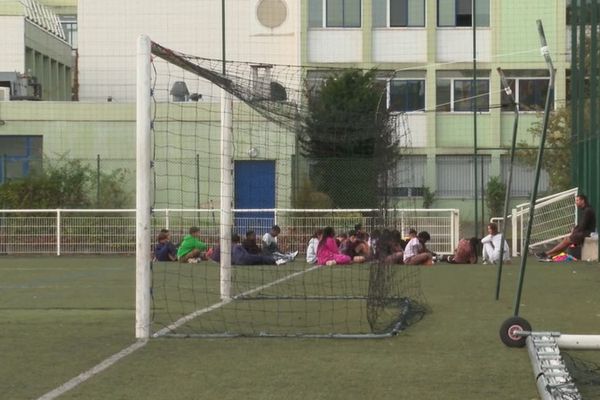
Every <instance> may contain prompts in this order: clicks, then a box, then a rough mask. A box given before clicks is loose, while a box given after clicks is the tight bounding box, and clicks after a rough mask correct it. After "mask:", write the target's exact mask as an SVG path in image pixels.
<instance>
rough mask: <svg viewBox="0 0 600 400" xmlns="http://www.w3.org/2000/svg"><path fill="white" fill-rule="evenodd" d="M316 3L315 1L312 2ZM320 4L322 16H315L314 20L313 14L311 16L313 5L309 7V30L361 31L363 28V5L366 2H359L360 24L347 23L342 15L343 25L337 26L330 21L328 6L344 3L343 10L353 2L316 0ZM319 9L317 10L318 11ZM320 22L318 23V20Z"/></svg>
mask: <svg viewBox="0 0 600 400" xmlns="http://www.w3.org/2000/svg"><path fill="white" fill-rule="evenodd" d="M312 1H315V0H312ZM316 1H318V2H320V3H321V4H320V8H321V10H320V13H321V15H318V16H317V15H315V16H314V18H312V17H313V16H312V14H311V5H309V11H308V12H309V18H308V21H309V28H317V29H318V28H325V29H360V28H362V26H363V9H362V8H363V5H364V0H358V24H352V22H351V21H349V22H348V23H346V21H345V17H344V15H342V23H341V25H337V24H330V21H329V13H328V12H327V8H328V7H327V5H328V3H329V2H330V1H339V2H341V3H342V9H343V8H344V7H346V2H350V1H353V0H316ZM318 8H319V7H318ZM318 8H317V9H318ZM342 14H344V11H342ZM315 19H316V20H320V21H319V22H318V23H317V21H316V20H315Z"/></svg>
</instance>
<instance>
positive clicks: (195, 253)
mask: <svg viewBox="0 0 600 400" xmlns="http://www.w3.org/2000/svg"><path fill="white" fill-rule="evenodd" d="M207 249H208V246H207V245H206V243H204V242H203V241H202V240H200V228H198V227H197V226H192V227H191V228H190V233H189V235H185V236H184V237H183V240H182V241H181V243H180V244H179V249H178V250H177V259H178V260H179V262H189V263H197V262H198V261H199V260H200V259H202V258H204V255H205V252H206V250H207Z"/></svg>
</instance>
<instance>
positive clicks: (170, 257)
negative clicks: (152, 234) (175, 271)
mask: <svg viewBox="0 0 600 400" xmlns="http://www.w3.org/2000/svg"><path fill="white" fill-rule="evenodd" d="M156 242H157V243H156V245H155V246H154V261H177V248H175V245H174V244H173V243H172V242H171V233H170V232H169V230H168V229H161V230H160V233H159V234H158V237H157V238H156Z"/></svg>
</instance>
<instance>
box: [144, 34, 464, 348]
mask: <svg viewBox="0 0 600 400" xmlns="http://www.w3.org/2000/svg"><path fill="white" fill-rule="evenodd" d="M144 40H146V42H145V43H146V46H147V47H148V48H151V50H147V53H148V54H147V59H148V60H151V63H150V64H148V65H145V64H144V63H143V61H144V59H145V57H146V55H145V53H144ZM140 43H141V45H140V49H141V50H140V54H141V56H140V59H141V61H138V62H139V63H140V64H139V68H140V70H141V72H144V71H146V72H149V75H148V77H147V78H146V79H145V80H144V79H141V78H138V84H141V85H142V88H140V87H138V94H139V96H147V99H146V101H147V105H146V107H149V109H150V111H149V112H148V113H147V114H146V115H149V118H150V119H151V123H150V122H148V125H147V127H149V130H150V132H151V146H148V147H145V148H146V149H150V150H149V151H150V153H151V154H150V156H151V160H150V162H149V163H148V165H147V167H148V168H147V170H148V173H147V178H144V177H143V176H142V177H141V178H140V175H138V179H139V180H140V179H141V180H142V182H143V184H141V186H140V182H138V191H140V190H141V191H142V192H143V191H144V190H148V192H147V193H148V199H149V205H148V208H147V210H151V213H150V214H151V218H150V217H149V219H148V221H147V227H148V229H149V231H148V232H149V234H150V236H151V237H152V242H153V243H155V242H156V237H157V235H158V234H159V231H160V230H161V229H168V231H169V235H170V239H171V242H172V243H173V244H178V243H179V242H182V241H185V240H186V236H187V235H189V230H190V228H191V227H197V228H199V231H198V232H196V233H194V235H195V236H196V237H198V238H199V239H200V240H201V241H202V242H204V243H205V244H206V245H207V249H209V250H208V254H205V253H204V252H205V250H206V249H204V248H203V249H201V254H200V255H199V257H198V258H196V257H194V258H192V260H191V261H192V262H178V261H175V262H158V261H155V262H152V263H151V276H150V273H149V271H148V274H146V275H143V274H142V272H143V271H145V267H144V263H145V262H144V261H143V257H146V253H148V252H146V251H141V255H140V242H139V241H138V292H137V296H138V297H137V300H138V302H137V304H138V314H137V316H138V322H137V324H138V328H139V327H140V326H141V325H143V323H142V322H141V321H143V316H144V315H143V312H142V311H143V309H144V305H143V304H144V301H143V300H144V295H145V294H144V293H145V292H144V285H145V284H147V285H148V286H150V287H151V290H150V291H149V292H150V293H151V297H149V298H148V301H150V302H151V310H148V324H147V326H148V332H147V334H148V335H150V336H154V337H159V336H208V337H211V336H240V335H241V336H294V337H295V336H309V337H377V336H389V335H393V334H395V333H397V332H398V331H400V330H402V329H404V328H406V327H407V326H409V325H410V324H412V323H414V322H416V321H418V320H420V319H421V318H422V317H423V315H424V314H425V313H426V311H427V309H428V308H427V306H426V302H425V298H424V295H423V293H422V288H421V281H420V268H421V267H418V266H409V265H402V264H398V263H395V261H392V260H393V259H394V257H392V256H393V255H394V253H395V252H396V249H397V248H396V247H395V246H394V245H393V244H394V243H395V242H394V241H393V240H392V238H401V237H404V236H405V235H406V234H407V233H408V230H409V229H410V228H414V229H416V230H419V231H423V230H425V231H428V232H429V233H430V234H431V237H432V240H431V245H430V247H431V248H432V250H434V251H437V252H439V253H451V252H452V251H453V249H454V245H455V244H456V242H457V234H458V212H457V211H456V210H418V209H417V208H416V207H415V206H416V204H415V199H414V196H417V195H420V193H419V190H420V189H421V188H422V183H421V185H419V184H418V182H414V169H415V165H414V163H412V160H411V155H410V130H409V127H408V123H407V121H406V118H405V117H404V116H403V115H401V114H398V115H391V114H390V113H389V111H388V101H389V99H388V97H387V95H386V93H387V84H388V82H389V79H390V77H391V74H393V72H389V71H377V70H369V71H362V70H356V69H347V70H346V69H332V68H328V69H325V68H319V69H315V68H313V69H309V68H304V67H298V66H286V65H271V64H269V65H267V64H261V63H250V62H231V61H227V62H226V63H223V62H222V61H221V60H212V59H206V58H201V57H197V56H191V55H187V54H184V53H181V52H177V51H174V50H171V49H168V48H165V47H162V46H160V45H158V44H156V43H154V42H152V43H150V42H149V40H148V39H142V40H141V42H140ZM149 53H151V55H150V54H149ZM144 82H146V83H148V84H149V87H147V88H145V87H143V85H144ZM140 104H141V105H140ZM143 104H144V102H143V101H142V102H140V99H138V118H143V115H144V114H143V111H144V110H143V108H144V106H143ZM138 128H140V121H139V120H138ZM138 135H140V131H139V130H138ZM139 138H140V137H139V136H138V140H139ZM140 149H141V150H140ZM143 149H144V147H143V146H142V147H140V146H139V144H138V153H139V152H140V151H142V152H143V151H144V150H143ZM138 157H139V154H138ZM143 163H144V160H142V165H143ZM138 165H139V164H138ZM145 179H147V181H145V182H144V180H145ZM144 185H145V186H144ZM140 188H141V189H140ZM144 188H147V189H144ZM139 196H140V194H139V193H138V206H137V208H138V235H139V234H140V232H142V231H144V230H143V227H144V224H143V223H140V222H139V219H140V214H139V213H140V209H141V210H142V211H143V210H144V209H145V207H144V205H143V203H142V204H140V202H139V201H140V197H139ZM276 225H277V226H278V227H279V228H280V229H279V232H277V233H278V235H277V236H276V246H277V247H278V249H277V252H278V253H281V254H282V255H281V256H280V255H279V254H278V253H276V254H275V256H274V257H275V258H274V259H268V260H266V261H265V260H263V261H262V262H260V263H258V264H256V265H245V264H246V261H247V260H248V259H246V258H243V260H242V261H240V258H239V257H238V255H239V254H238V253H237V250H236V249H239V248H238V247H236V246H240V245H239V243H237V240H238V239H237V237H239V238H240V241H243V240H244V239H246V234H247V233H248V232H253V233H254V235H255V236H251V235H250V236H248V238H247V242H246V244H250V243H257V245H258V247H260V245H261V242H262V240H261V239H262V238H263V236H264V235H265V234H272V235H273V236H274V233H273V232H272V231H273V230H272V228H273V227H274V226H276ZM326 227H331V228H333V229H334V230H335V233H336V235H341V234H348V233H350V234H356V237H357V238H358V239H359V240H362V241H363V242H364V243H366V244H369V245H370V253H369V255H368V256H367V257H366V260H365V261H364V262H361V263H351V264H343V263H342V262H340V263H338V264H336V265H327V266H326V265H318V264H316V263H308V262H307V261H306V248H307V245H308V243H309V240H310V239H311V236H313V233H314V232H316V231H317V230H318V229H324V228H326ZM148 232H146V233H148ZM315 236H316V235H315ZM351 236H352V235H351ZM146 240H149V239H146ZM269 240H271V239H270V238H267V242H268V241H269ZM338 240H340V241H341V242H342V243H344V241H343V240H344V239H343V238H338ZM152 246H155V244H153V245H152ZM244 247H246V246H244ZM265 247H266V244H264V243H263V248H262V249H261V254H264V252H265V250H266V249H265ZM141 248H142V249H143V248H144V247H143V246H142V247H141ZM149 248H150V245H149V244H148V249H149ZM153 248H154V247H153ZM296 252H298V254H297V255H296ZM211 253H212V254H211ZM215 254H218V257H216V256H215ZM294 255H296V257H295V259H294ZM213 259H214V260H216V261H213ZM275 259H277V260H278V261H277V264H274V263H273V262H271V261H273V260H275ZM252 260H254V261H256V258H252ZM358 260H359V261H362V260H360V259H358ZM248 264H254V262H249V261H248ZM140 308H141V309H142V311H140ZM138 336H143V334H140V333H138Z"/></svg>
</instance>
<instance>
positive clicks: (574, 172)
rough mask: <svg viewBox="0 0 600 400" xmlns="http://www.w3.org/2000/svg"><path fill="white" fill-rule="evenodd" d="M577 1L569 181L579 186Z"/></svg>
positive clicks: (575, 1)
mask: <svg viewBox="0 0 600 400" xmlns="http://www.w3.org/2000/svg"><path fill="white" fill-rule="evenodd" d="M578 2H579V0H572V1H571V99H570V101H571V180H572V181H573V182H574V183H575V185H576V186H579V185H580V183H579V182H578V180H579V179H578V178H579V166H578V163H577V149H578V146H577V132H578V131H579V127H578V123H579V118H578V117H577V116H578V113H579V103H578V102H577V98H579V96H580V94H579V92H578V89H579V85H578V81H579V79H580V78H579V75H580V74H579V70H578V66H577V53H578V51H577V46H578V45H577V26H578V21H579V11H578V7H579V5H578Z"/></svg>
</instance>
